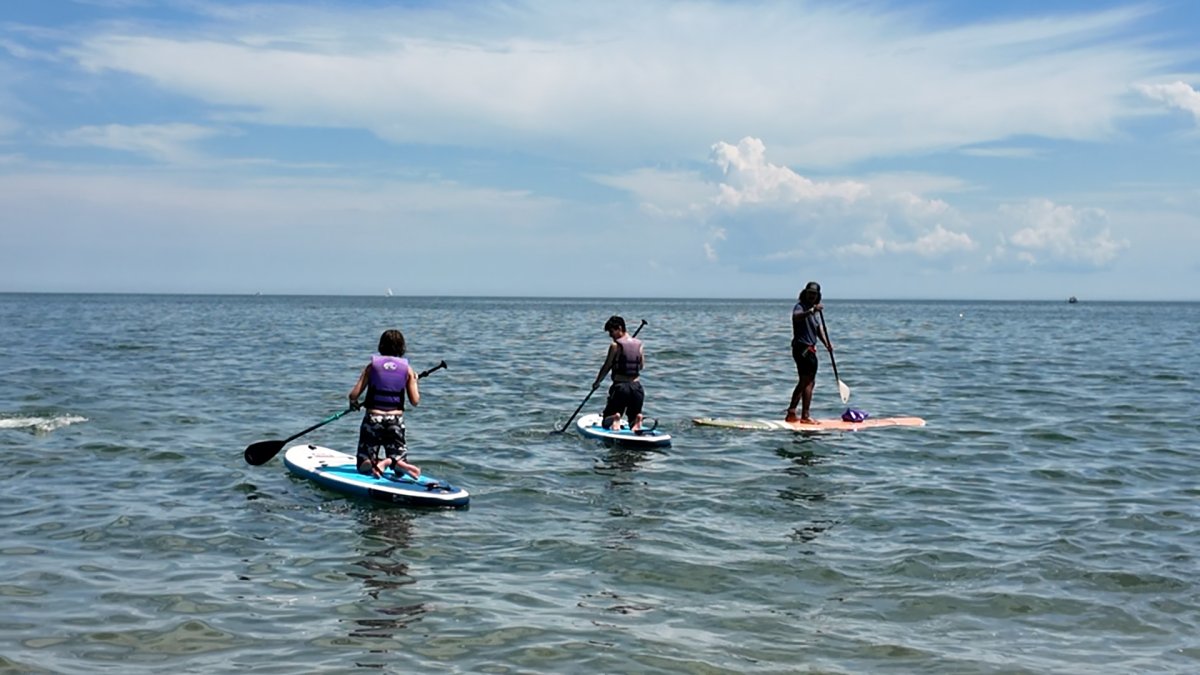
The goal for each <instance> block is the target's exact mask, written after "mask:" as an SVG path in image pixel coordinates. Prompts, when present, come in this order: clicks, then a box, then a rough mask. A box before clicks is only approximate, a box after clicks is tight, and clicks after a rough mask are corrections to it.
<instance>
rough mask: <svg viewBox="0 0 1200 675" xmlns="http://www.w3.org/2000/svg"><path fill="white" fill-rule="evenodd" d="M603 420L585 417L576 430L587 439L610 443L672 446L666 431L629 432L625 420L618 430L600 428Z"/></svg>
mask: <svg viewBox="0 0 1200 675" xmlns="http://www.w3.org/2000/svg"><path fill="white" fill-rule="evenodd" d="M603 419H604V418H602V417H601V416H600V415H584V416H583V417H580V418H579V420H578V421H577V422H575V428H576V429H577V430H578V431H579V433H580V434H582V435H583V436H585V437H587V438H595V439H597V440H601V441H606V442H608V443H620V444H621V445H630V446H643V447H661V446H664V445H670V444H671V435H670V434H668V433H666V432H665V431H659V430H658V429H653V430H643V431H640V432H633V431H630V430H629V425H628V424H626V423H625V420H623V419H622V420H621V425H620V426H619V427H618V428H616V429H605V428H604V427H602V426H600V422H601V421H603Z"/></svg>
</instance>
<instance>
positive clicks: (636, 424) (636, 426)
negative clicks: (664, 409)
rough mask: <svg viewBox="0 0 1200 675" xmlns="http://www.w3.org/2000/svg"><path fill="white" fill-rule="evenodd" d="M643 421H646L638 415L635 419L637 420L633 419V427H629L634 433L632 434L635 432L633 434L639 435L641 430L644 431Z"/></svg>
mask: <svg viewBox="0 0 1200 675" xmlns="http://www.w3.org/2000/svg"><path fill="white" fill-rule="evenodd" d="M643 419H644V418H643V417H642V416H641V415H638V416H637V417H635V418H634V419H633V426H631V427H629V430H630V431H632V432H633V433H635V434H636V433H638V432H639V431H641V430H642V420H643Z"/></svg>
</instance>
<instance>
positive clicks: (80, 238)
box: [0, 0, 1200, 300]
mask: <svg viewBox="0 0 1200 675" xmlns="http://www.w3.org/2000/svg"><path fill="white" fill-rule="evenodd" d="M1198 26H1200V3H1191V2H1147V3H1129V2H1103V1H1097V2H1055V1H1053V0H1046V1H1041V2H1024V1H1015V2H1005V3H976V2H966V1H962V2H904V3H896V2H873V1H861V2H845V3H836V2H801V1H798V0H793V1H789V2H721V1H716V0H709V1H707V2H693V1H676V2H655V1H647V0H638V1H636V2H635V1H624V0H616V1H614V2H603V3H567V2H558V1H527V2H522V1H519V0H509V1H505V2H447V3H432V2H384V1H382V0H376V1H368V0H359V1H357V2H354V1H342V2H254V3H248V2H209V1H206V0H157V1H155V0H74V1H72V0H5V2H3V3H0V292H5V291H10V292H11V291H50V292H56V291H96V292H185V293H254V292H262V293H318V294H365V295H375V294H382V293H384V292H385V290H386V289H388V288H391V289H392V290H393V291H394V292H395V293H396V294H398V295H402V294H413V295H443V294H445V295H548V296H594V297H792V296H794V295H795V293H796V292H797V291H798V289H799V288H800V287H802V286H803V285H804V283H805V282H806V281H808V280H810V279H815V280H818V281H820V282H821V283H822V285H823V286H824V288H825V295H826V297H827V298H828V299H835V298H839V297H840V298H889V299H890V298H947V299H1049V300H1061V299H1064V298H1066V297H1067V296H1069V295H1076V296H1078V297H1079V298H1080V299H1081V300H1091V299H1118V300H1197V299H1200V290H1197V289H1200V38H1198V36H1197V27H1198Z"/></svg>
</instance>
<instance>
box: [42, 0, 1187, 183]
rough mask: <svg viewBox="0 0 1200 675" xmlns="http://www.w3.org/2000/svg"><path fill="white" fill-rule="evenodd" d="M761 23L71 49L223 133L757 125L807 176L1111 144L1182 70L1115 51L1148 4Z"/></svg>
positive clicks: (634, 132) (669, 139)
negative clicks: (948, 155)
mask: <svg viewBox="0 0 1200 675" xmlns="http://www.w3.org/2000/svg"><path fill="white" fill-rule="evenodd" d="M769 8H770V11H764V5H762V4H760V3H702V2H672V3H667V2H649V3H643V2H632V1H627V2H616V3H603V4H602V5H591V4H587V3H561V2H552V1H550V0H531V1H529V2H524V3H517V4H509V3H500V2H484V3H479V4H472V5H469V6H461V5H457V6H455V8H454V11H450V10H440V9H437V8H431V7H427V6H423V4H421V3H418V4H417V5H414V6H399V5H397V6H390V7H385V8H368V9H361V8H360V9H357V10H356V9H353V8H349V7H338V8H337V9H336V10H321V9H319V8H318V9H312V8H306V7H296V6H288V5H282V4H280V5H271V6H267V7H266V9H264V8H263V7H255V8H252V9H253V11H251V10H250V9H239V10H237V11H221V12H217V11H214V12H212V13H211V15H210V16H209V19H208V20H209V21H210V22H211V23H209V24H206V25H202V26H201V27H199V28H196V29H193V30H191V31H189V32H179V33H177V34H174V35H171V34H164V33H162V32H160V31H161V29H159V28H152V27H146V28H141V29H139V28H136V27H131V26H130V25H128V24H124V25H119V26H117V27H104V26H102V27H99V28H100V29H99V31H98V32H96V33H94V34H93V35H92V36H91V37H89V38H87V39H86V40H84V41H83V42H81V43H79V44H77V45H74V46H71V47H69V48H68V49H66V50H65V53H68V54H72V55H74V56H75V57H76V58H77V59H78V61H79V63H80V64H81V65H83V66H84V67H85V68H87V69H89V70H90V71H92V72H95V73H103V72H109V71H115V72H120V73H127V74H132V75H136V76H138V77H141V78H145V79H146V80H148V81H150V82H152V83H154V85H155V86H157V87H159V88H161V89H162V90H164V91H167V92H171V93H174V94H179V95H183V96H188V97H193V98H195V99H199V100H201V101H204V102H207V103H209V104H211V105H213V106H215V107H218V108H219V109H220V112H221V113H222V114H223V115H224V116H226V118H227V119H231V120H250V121H254V122H256V123H264V124H285V125H310V126H339V127H353V128H362V129H367V130H370V131H371V132H373V133H375V134H377V135H378V136H380V137H383V138H387V139H390V140H393V141H396V142H402V143H422V144H425V143H433V144H439V143H440V144H451V145H466V146H488V147H502V148H522V149H524V150H529V151H536V152H540V153H545V154H553V153H560V154H574V153H577V152H578V151H579V150H580V149H581V148H586V149H588V150H590V151H592V152H593V153H599V154H607V155H608V156H621V157H626V158H647V159H648V158H658V157H664V156H692V157H694V158H696V159H699V158H698V157H695V155H689V153H693V152H694V151H695V149H696V148H698V147H702V146H703V145H706V144H707V143H709V142H711V139H712V138H714V137H718V138H719V137H722V136H729V135H731V130H735V131H733V132H732V133H737V131H738V130H745V131H752V132H753V133H754V134H755V135H756V136H758V137H760V138H770V139H772V143H773V144H774V148H775V149H774V152H775V154H776V156H777V157H778V158H779V161H782V162H784V163H788V164H801V163H803V164H804V165H805V166H812V167H816V166H830V165H836V164H843V163H847V162H853V161H856V160H861V159H864V158H869V157H877V156H889V155H896V154H901V153H910V152H927V151H931V150H941V149H945V148H952V147H961V146H967V145H973V144H979V143H986V142H989V141H995V140H998V139H1004V138H1011V137H1014V136H1019V135H1034V136H1041V137H1050V138H1070V139H1096V138H1102V137H1105V136H1106V135H1108V134H1110V133H1112V131H1113V129H1114V126H1115V124H1116V122H1117V120H1119V119H1120V118H1121V117H1122V116H1123V115H1125V114H1128V113H1130V112H1131V109H1130V108H1129V107H1128V106H1129V105H1130V104H1129V102H1128V101H1126V99H1125V93H1126V92H1127V91H1128V85H1127V83H1128V82H1131V81H1138V80H1142V81H1145V80H1146V79H1148V78H1150V77H1153V76H1154V75H1155V74H1156V73H1157V72H1158V71H1160V70H1161V69H1162V68H1163V67H1164V65H1165V64H1168V63H1169V62H1170V57H1169V56H1168V55H1167V54H1166V53H1165V52H1158V51H1155V49H1154V48H1152V47H1150V46H1147V45H1146V44H1145V43H1143V42H1141V41H1138V40H1136V39H1135V38H1133V37H1128V38H1124V37H1122V34H1123V33H1124V32H1125V31H1126V30H1128V29H1131V28H1132V27H1133V26H1134V25H1135V24H1136V22H1137V21H1138V20H1139V19H1140V18H1141V17H1142V15H1143V13H1144V12H1146V11H1148V10H1146V9H1145V8H1142V7H1136V8H1128V9H1115V10H1107V11H1097V12H1092V13H1076V14H1059V15H1050V16H1044V17H1040V18H1037V19H1034V20H1028V21H1020V20H1012V21H993V22H990V23H983V24H975V25H967V26H957V27H956V26H950V27H947V26H946V25H945V24H944V23H942V22H939V21H932V20H931V21H925V20H924V17H923V15H922V14H920V13H918V12H916V11H908V12H902V11H890V12H889V11H880V10H879V8H878V7H875V6H873V5H860V6H856V5H850V6H844V5H842V6H827V5H820V4H812V3H783V4H770V5H769ZM462 13H467V14H469V16H460V14H462ZM550 36H553V37H550ZM930 82H936V83H937V86H936V87H931V86H929V83H930Z"/></svg>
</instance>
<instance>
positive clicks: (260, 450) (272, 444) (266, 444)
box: [242, 360, 449, 466]
mask: <svg viewBox="0 0 1200 675" xmlns="http://www.w3.org/2000/svg"><path fill="white" fill-rule="evenodd" d="M448 367H449V366H447V365H446V362H445V361H444V360H443V361H442V362H441V363H439V364H437V365H436V366H434V367H432V368H430V369H429V370H423V371H421V372H420V373H418V374H417V379H420V378H422V377H425V376H426V375H428V374H430V373H432V372H433V371H435V370H440V369H442V368H448ZM354 410H355V409H354V408H346V409H345V410H343V411H341V412H339V413H334V414H332V415H330V416H329V417H326V418H325V419H323V420H321V421H320V422H317V423H316V424H314V425H312V426H311V427H309V428H307V429H305V430H304V431H301V432H300V433H298V434H294V435H292V436H289V437H287V438H285V439H283V440H282V441H258V442H256V443H251V444H250V445H248V446H246V451H245V452H243V453H242V456H243V457H245V459H246V463H247V464H253V465H254V466H259V465H260V464H266V463H267V462H269V461H271V458H272V457H274V456H275V455H278V454H279V451H280V450H282V449H283V446H285V445H287V444H288V443H289V442H291V441H294V440H296V439H297V438H300V437H301V436H303V435H304V434H307V433H308V432H310V431H313V430H314V429H320V428H321V427H323V426H325V425H326V424H329V423H330V422H332V421H334V420H339V419H341V418H342V416H343V415H345V414H346V413H349V412H353V411H354Z"/></svg>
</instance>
